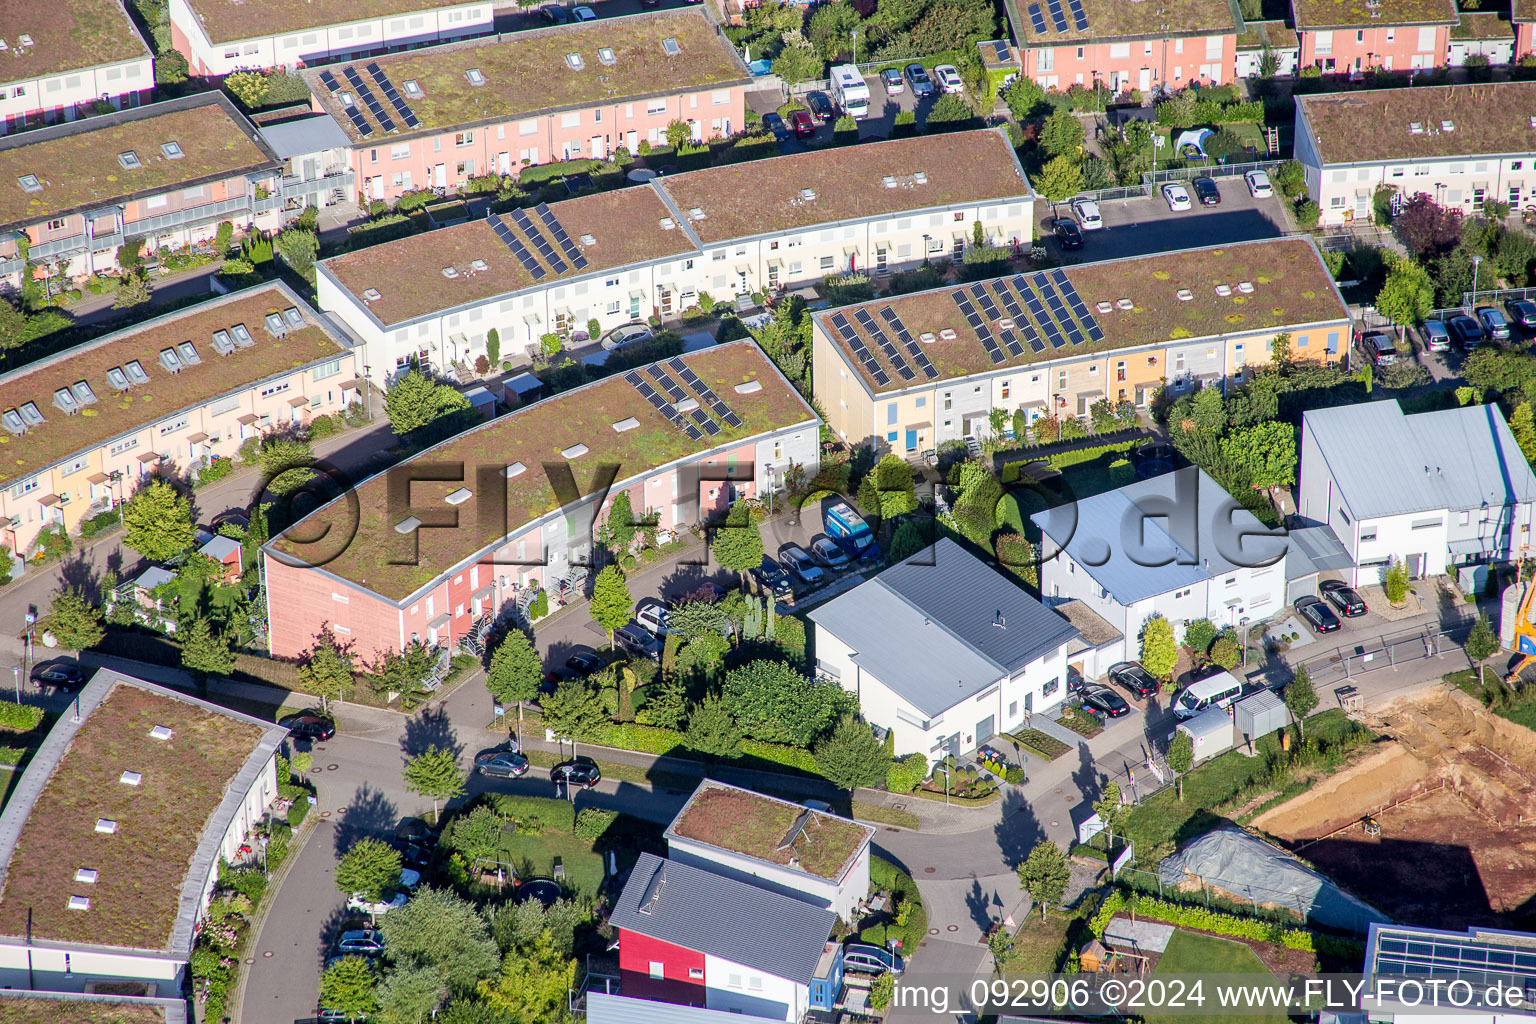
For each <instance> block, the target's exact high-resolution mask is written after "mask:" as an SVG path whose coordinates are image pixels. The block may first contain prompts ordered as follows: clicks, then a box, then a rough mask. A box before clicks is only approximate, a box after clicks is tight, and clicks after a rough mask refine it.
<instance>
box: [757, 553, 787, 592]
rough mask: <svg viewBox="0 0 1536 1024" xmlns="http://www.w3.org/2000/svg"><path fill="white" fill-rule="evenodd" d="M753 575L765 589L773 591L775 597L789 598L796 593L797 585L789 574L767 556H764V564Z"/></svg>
mask: <svg viewBox="0 0 1536 1024" xmlns="http://www.w3.org/2000/svg"><path fill="white" fill-rule="evenodd" d="M752 575H753V576H754V577H756V579H757V582H758V583H761V584H762V585H763V588H764V589H766V590H768V591H771V592H772V593H773V596H774V597H788V596H789V595H790V594H791V593H793V592H794V589H795V585H794V583H793V582H791V580H790V578H789V573H787V572H785V571H784V570H783V569H781V568H779V564H778V563H777V562H775V561H774V560H773V559H771V558H769V557H768V556H767V555H764V556H763V564H762V565H760V566H758V567H757V568H756V569H753V570H752Z"/></svg>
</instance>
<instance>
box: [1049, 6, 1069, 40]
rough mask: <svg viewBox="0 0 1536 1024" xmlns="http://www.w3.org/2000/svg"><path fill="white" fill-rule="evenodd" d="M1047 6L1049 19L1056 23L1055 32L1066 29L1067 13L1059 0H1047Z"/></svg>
mask: <svg viewBox="0 0 1536 1024" xmlns="http://www.w3.org/2000/svg"><path fill="white" fill-rule="evenodd" d="M1047 6H1048V7H1050V9H1051V21H1053V22H1055V23H1056V31H1057V32H1065V31H1066V30H1067V15H1066V13H1065V12H1064V11H1063V10H1062V9H1061V0H1047Z"/></svg>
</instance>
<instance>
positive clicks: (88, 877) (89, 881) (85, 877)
mask: <svg viewBox="0 0 1536 1024" xmlns="http://www.w3.org/2000/svg"><path fill="white" fill-rule="evenodd" d="M97 877H98V872H97V871H96V869H95V868H78V869H76V871H75V881H77V882H84V883H85V884H86V885H95V884H96V879H97Z"/></svg>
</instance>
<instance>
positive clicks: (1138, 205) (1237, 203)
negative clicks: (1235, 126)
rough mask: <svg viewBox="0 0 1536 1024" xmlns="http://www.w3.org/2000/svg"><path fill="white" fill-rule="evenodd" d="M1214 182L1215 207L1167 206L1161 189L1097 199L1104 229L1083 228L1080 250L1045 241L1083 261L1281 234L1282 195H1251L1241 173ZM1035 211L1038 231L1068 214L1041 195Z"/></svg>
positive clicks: (1071, 258)
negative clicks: (1149, 193) (1218, 202)
mask: <svg viewBox="0 0 1536 1024" xmlns="http://www.w3.org/2000/svg"><path fill="white" fill-rule="evenodd" d="M1216 185H1217V188H1218V190H1219V191H1220V192H1221V205H1220V206H1199V205H1196V206H1194V207H1193V208H1192V209H1189V210H1184V211H1181V212H1175V211H1173V210H1170V209H1169V208H1168V204H1167V203H1166V202H1165V201H1164V200H1163V197H1162V194H1161V193H1158V194H1155V195H1152V196H1138V197H1136V198H1134V199H1114V200H1108V201H1105V202H1101V203H1099V212H1100V214H1101V215H1102V216H1103V218H1104V229H1103V230H1102V231H1087V232H1084V233H1083V247H1082V248H1081V249H1078V250H1075V251H1072V252H1068V253H1062V251H1061V249H1060V248H1059V247H1057V246H1056V243H1055V241H1054V240H1053V241H1052V242H1050V243H1049V244H1050V245H1051V246H1052V248H1053V250H1054V251H1055V252H1056V253H1057V254H1059V255H1061V256H1062V258H1063V259H1064V260H1065V261H1066V262H1071V263H1088V262H1098V261H1100V260H1114V259H1123V258H1125V257H1127V256H1146V255H1149V254H1152V253H1159V252H1172V251H1176V250H1179V249H1191V248H1194V247H1196V246H1207V245H1230V244H1232V243H1234V242H1247V241H1252V240H1253V239H1257V238H1279V237H1280V236H1281V235H1283V234H1284V233H1285V213H1284V210H1283V208H1282V204H1283V202H1284V200H1282V199H1281V198H1280V197H1279V196H1272V197H1270V198H1268V199H1254V198H1253V197H1252V196H1250V195H1249V194H1248V188H1247V186H1245V185H1244V184H1243V179H1242V178H1217V179H1216ZM1190 191H1191V194H1193V189H1191V190H1190ZM1038 212H1039V216H1038V218H1037V220H1038V222H1039V224H1040V226H1041V229H1042V232H1049V231H1050V230H1051V229H1052V226H1053V224H1054V220H1053V218H1054V217H1056V216H1060V217H1065V218H1070V217H1072V212H1071V210H1070V209H1069V208H1068V207H1067V204H1065V203H1055V204H1053V203H1049V202H1045V201H1044V200H1042V201H1041V209H1040V210H1039V211H1038Z"/></svg>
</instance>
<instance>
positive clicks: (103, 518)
mask: <svg viewBox="0 0 1536 1024" xmlns="http://www.w3.org/2000/svg"><path fill="white" fill-rule="evenodd" d="M122 519H123V517H122V516H121V515H119V514H118V513H117V511H116V510H115V509H108V510H107V511H105V512H98V513H97V514H96V515H94V516H92V517H91V518H89V519H87V520H85V521H84V522H82V523H81V524H80V536H82V537H84V538H86V539H87V540H89V539H90V538H92V537H95V536H96V535H97V534H100V533H104V532H106V531H107V530H110V529H111V528H112V527H114V526H116V525H117V524H118V523H120V522H122Z"/></svg>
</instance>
